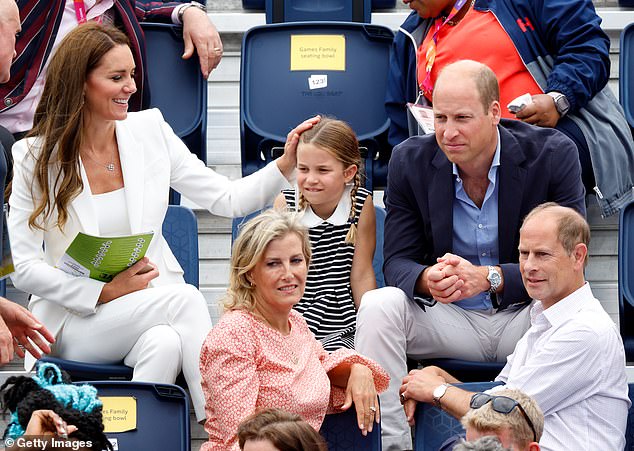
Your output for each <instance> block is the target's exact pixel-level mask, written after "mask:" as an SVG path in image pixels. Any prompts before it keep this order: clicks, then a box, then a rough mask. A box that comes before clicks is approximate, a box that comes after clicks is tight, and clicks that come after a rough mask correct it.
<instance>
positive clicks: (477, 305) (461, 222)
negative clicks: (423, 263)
mask: <svg viewBox="0 0 634 451" xmlns="http://www.w3.org/2000/svg"><path fill="white" fill-rule="evenodd" d="M499 166H500V132H499V131H498V144H497V147H496V149H495V155H493V161H492V162H491V167H490V168H489V186H488V187H487V191H486V194H485V195H484V202H483V203H482V208H478V207H477V205H476V204H475V203H474V202H473V201H472V200H471V199H470V198H469V196H468V195H467V193H466V191H465V190H464V186H463V184H462V179H461V178H460V173H459V172H458V166H456V165H455V164H454V165H453V175H454V191H455V196H454V201H453V253H454V254H456V255H459V256H461V257H463V258H465V259H466V260H469V261H470V262H471V263H473V264H474V265H477V266H487V265H497V264H498V263H499V247H498V191H499V186H498V184H497V174H498V167H499ZM455 304H456V305H459V306H460V307H462V308H464V309H466V310H488V309H490V308H491V307H492V303H491V295H490V294H489V293H487V292H484V293H480V294H478V295H476V296H473V297H471V298H467V299H463V300H462V301H458V302H455Z"/></svg>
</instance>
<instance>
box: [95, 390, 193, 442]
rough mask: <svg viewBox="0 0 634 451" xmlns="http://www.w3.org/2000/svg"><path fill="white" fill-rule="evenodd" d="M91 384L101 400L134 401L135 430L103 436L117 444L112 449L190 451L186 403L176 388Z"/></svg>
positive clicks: (182, 393) (183, 393)
mask: <svg viewBox="0 0 634 451" xmlns="http://www.w3.org/2000/svg"><path fill="white" fill-rule="evenodd" d="M91 384H92V385H94V386H95V387H96V388H97V394H98V396H99V397H100V398H103V397H132V398H134V399H135V401H136V428H134V429H133V430H131V431H127V432H120V433H112V432H109V433H106V436H107V437H108V438H109V439H110V440H111V441H113V440H114V441H116V445H117V446H116V447H115V448H114V449H115V450H117V449H118V450H166V451H167V450H169V451H190V450H191V438H190V427H189V401H188V399H187V394H186V393H185V391H183V389H182V388H180V387H179V386H177V385H170V384H151V383H145V382H128V381H97V382H91ZM106 414H107V413H106V412H104V416H105V415H106Z"/></svg>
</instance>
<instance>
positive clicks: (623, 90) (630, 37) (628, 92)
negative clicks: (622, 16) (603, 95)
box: [619, 1, 634, 127]
mask: <svg viewBox="0 0 634 451" xmlns="http://www.w3.org/2000/svg"><path fill="white" fill-rule="evenodd" d="M628 3H630V6H634V1H629V2H628ZM632 80H634V23H631V24H629V25H627V26H626V27H625V28H624V29H623V31H621V47H620V50H619V100H620V102H621V105H622V106H623V110H624V111H625V118H626V119H627V122H628V123H629V124H630V127H634V85H633V81H632Z"/></svg>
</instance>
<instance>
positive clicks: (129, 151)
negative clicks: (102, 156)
mask: <svg viewBox="0 0 634 451" xmlns="http://www.w3.org/2000/svg"><path fill="white" fill-rule="evenodd" d="M116 127H117V144H118V145H119V158H120V160H121V171H122V172H123V183H124V185H125V200H126V204H127V206H128V217H129V218H130V231H131V232H132V233H140V232H143V230H141V224H142V220H143V197H144V195H145V191H144V186H145V178H144V177H145V165H144V158H143V155H144V150H143V144H141V143H140V142H138V141H137V140H136V139H135V138H134V136H133V135H132V133H130V131H129V130H128V129H127V128H126V125H125V123H123V122H121V121H117V123H116Z"/></svg>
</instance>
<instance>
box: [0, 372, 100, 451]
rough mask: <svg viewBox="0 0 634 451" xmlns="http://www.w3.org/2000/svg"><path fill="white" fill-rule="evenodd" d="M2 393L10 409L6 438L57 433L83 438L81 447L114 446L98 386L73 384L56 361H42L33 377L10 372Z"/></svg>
mask: <svg viewBox="0 0 634 451" xmlns="http://www.w3.org/2000/svg"><path fill="white" fill-rule="evenodd" d="M0 395H1V397H2V409H3V411H4V412H5V413H6V412H7V411H9V412H11V417H10V419H9V424H8V426H7V429H6V430H5V432H4V439H5V440H6V439H9V438H10V439H13V440H16V439H18V438H19V437H22V436H23V435H25V436H40V437H42V436H44V437H56V438H57V439H59V440H62V439H68V440H69V442H83V446H82V448H81V449H87V450H94V451H102V450H106V449H107V450H110V449H112V445H111V444H110V442H109V441H108V439H107V438H106V436H105V434H104V432H103V419H102V403H101V401H100V400H99V399H98V398H97V389H96V388H95V387H93V386H91V385H87V384H84V385H73V384H72V383H70V380H69V379H68V377H67V375H65V374H64V375H63V374H62V372H61V371H60V369H59V368H58V367H57V366H55V365H53V364H50V363H42V364H40V365H39V367H38V370H37V374H36V375H35V376H33V377H32V378H31V377H26V376H11V377H10V378H9V379H7V381H6V382H5V383H4V384H3V385H2V387H0ZM68 446H74V445H72V444H68ZM73 449H77V448H75V447H74V448H73Z"/></svg>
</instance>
